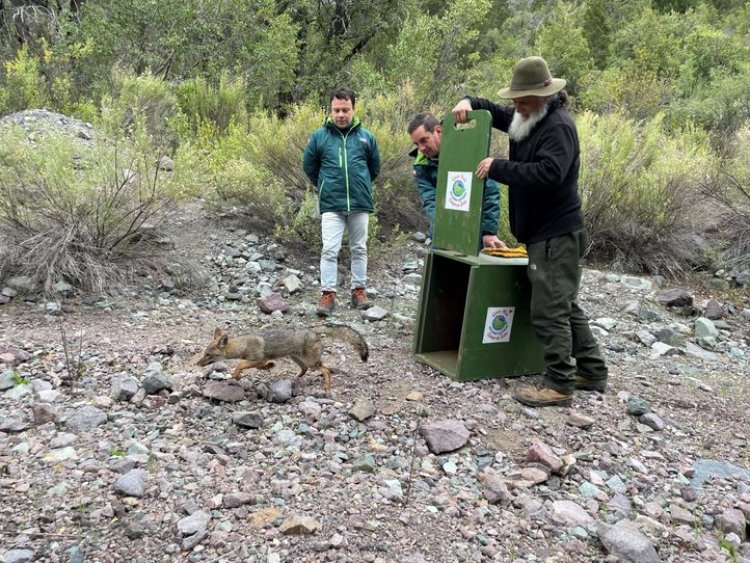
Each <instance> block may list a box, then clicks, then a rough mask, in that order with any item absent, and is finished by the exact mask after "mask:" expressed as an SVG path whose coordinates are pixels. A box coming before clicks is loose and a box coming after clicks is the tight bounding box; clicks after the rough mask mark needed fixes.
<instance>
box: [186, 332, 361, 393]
mask: <svg viewBox="0 0 750 563" xmlns="http://www.w3.org/2000/svg"><path fill="white" fill-rule="evenodd" d="M321 335H327V336H330V337H332V338H337V339H339V340H344V341H346V342H349V343H350V344H351V345H352V346H354V348H355V349H356V350H357V352H359V357H360V358H361V359H362V361H363V362H366V361H367V358H368V356H369V354H370V352H369V348H368V347H367V342H365V339H364V338H362V335H361V334H360V333H358V332H357V331H356V330H354V329H353V328H351V327H349V326H346V325H334V324H328V325H322V326H317V327H313V328H301V329H287V328H269V329H265V330H261V331H260V332H257V333H254V334H247V335H242V336H236V337H234V338H230V337H229V335H227V334H226V333H225V332H223V331H222V330H221V329H220V328H217V329H216V330H215V331H214V339H213V341H212V342H211V343H210V344H209V345H208V347H207V348H206V350H205V352H203V357H202V358H201V359H200V360H198V365H199V366H207V365H208V364H212V363H214V362H217V361H219V360H233V359H240V360H241V361H240V362H239V363H238V364H237V366H236V367H235V368H234V371H233V373H232V376H233V377H234V378H235V379H239V378H240V374H241V372H242V370H245V369H248V368H257V369H264V370H267V369H271V368H272V367H273V366H274V363H273V362H270V361H269V360H275V359H278V358H291V359H292V360H294V362H295V363H296V364H297V365H298V366H299V367H300V369H301V371H300V372H299V376H302V375H304V374H305V373H306V372H307V370H308V369H314V370H320V371H321V373H322V374H323V388H324V389H325V390H326V392H328V391H330V389H331V368H329V367H328V366H326V365H323V363H322V361H321V355H322V353H323V342H322V341H321Z"/></svg>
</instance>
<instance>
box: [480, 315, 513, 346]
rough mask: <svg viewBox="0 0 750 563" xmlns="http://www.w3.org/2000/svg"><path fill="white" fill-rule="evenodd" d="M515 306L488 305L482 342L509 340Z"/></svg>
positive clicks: (492, 342)
mask: <svg viewBox="0 0 750 563" xmlns="http://www.w3.org/2000/svg"><path fill="white" fill-rule="evenodd" d="M515 309H516V308H515V307H488V308H487V319H486V320H485V322H484V337H483V338H482V344H495V343H497V342H509V341H510V331H511V329H512V328H513V313H514V312H515Z"/></svg>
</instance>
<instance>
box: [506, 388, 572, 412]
mask: <svg viewBox="0 0 750 563" xmlns="http://www.w3.org/2000/svg"><path fill="white" fill-rule="evenodd" d="M515 398H516V400H517V401H518V402H519V403H523V404H524V405H528V406H530V407H569V406H570V405H571V404H572V403H573V393H570V394H567V393H560V392H558V391H555V390H554V389H550V388H549V387H534V386H533V385H525V386H523V387H519V388H518V389H516V394H515Z"/></svg>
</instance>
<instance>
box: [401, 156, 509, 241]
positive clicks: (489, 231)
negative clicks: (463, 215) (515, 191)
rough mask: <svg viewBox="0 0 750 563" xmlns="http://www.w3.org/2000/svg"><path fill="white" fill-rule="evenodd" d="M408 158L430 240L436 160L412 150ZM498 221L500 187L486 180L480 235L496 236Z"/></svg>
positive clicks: (436, 172) (433, 209)
mask: <svg viewBox="0 0 750 563" xmlns="http://www.w3.org/2000/svg"><path fill="white" fill-rule="evenodd" d="M409 156H410V157H412V158H413V159H414V164H413V172H412V173H413V174H414V182H415V183H416V184H417V190H418V191H419V199H420V200H421V201H422V210H423V211H424V213H425V215H426V216H427V221H428V222H429V225H430V230H429V233H428V235H429V236H430V238H432V227H433V223H434V222H435V196H436V194H437V181H438V158H437V157H436V158H428V157H427V156H425V155H424V154H423V153H422V152H421V151H419V150H417V149H416V148H414V149H413V150H412V151H411V152H410V153H409ZM499 221H500V186H498V185H497V182H495V181H494V180H490V179H487V180H486V181H485V183H484V196H483V197H482V234H483V235H497V231H498V226H499Z"/></svg>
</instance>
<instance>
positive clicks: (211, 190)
mask: <svg viewBox="0 0 750 563" xmlns="http://www.w3.org/2000/svg"><path fill="white" fill-rule="evenodd" d="M749 28H750V5H748V4H747V3H746V2H744V1H743V0H711V1H705V0H591V1H588V2H587V1H563V0H560V1H557V2H548V1H541V0H457V1H455V2H441V1H437V0H300V1H295V2H289V1H282V0H37V1H23V0H0V57H2V60H3V65H2V69H0V115H3V116H5V115H8V114H12V113H14V112H19V111H21V110H26V109H33V108H42V107H44V108H48V109H50V110H52V111H55V112H59V113H62V114H64V115H67V116H70V117H75V118H78V119H80V120H83V121H84V122H89V123H92V124H93V126H94V127H93V131H95V132H96V133H95V134H96V136H97V142H96V143H93V144H87V143H80V142H78V141H76V142H71V141H70V139H69V138H64V137H60V136H56V135H55V134H53V133H50V134H49V135H47V136H45V138H44V139H43V140H42V139H40V138H39V137H37V136H35V135H30V134H29V133H28V131H24V130H21V129H20V128H18V127H14V126H12V125H10V124H9V120H4V123H5V125H4V126H3V127H2V128H0V237H2V239H3V244H2V245H0V278H1V277H3V276H4V275H10V274H20V273H22V274H26V275H30V276H32V277H34V278H35V279H36V280H37V281H39V282H41V283H43V284H44V286H45V287H46V288H50V287H51V286H52V285H53V284H54V283H56V282H57V281H61V280H64V281H67V282H69V283H73V284H74V285H76V286H78V287H80V288H81V289H84V290H92V291H100V290H102V289H104V288H107V287H109V284H111V282H112V281H113V279H115V278H116V277H117V276H118V275H119V274H123V273H127V272H128V271H130V270H131V268H132V265H133V264H134V263H137V262H138V261H139V260H144V259H149V260H150V259H153V258H154V252H153V247H149V245H148V244H146V242H147V241H148V239H149V237H145V236H144V232H145V231H147V230H149V231H150V230H152V229H153V228H154V227H155V226H156V227H158V225H159V222H160V221H163V220H164V219H165V218H168V217H169V214H170V213H171V212H173V211H174V210H175V209H177V208H178V207H179V205H180V204H181V202H184V201H186V200H188V199H191V198H195V197H196V196H200V197H201V198H202V200H203V201H204V202H205V203H206V204H207V205H208V206H210V207H211V208H214V209H219V210H222V211H224V212H227V211H230V212H232V213H234V214H239V215H241V216H242V217H244V218H245V220H246V221H247V222H248V223H250V224H252V225H253V227H254V228H259V229H266V230H267V231H268V232H271V231H272V232H273V233H274V235H275V236H277V237H278V238H279V239H280V240H282V241H286V242H289V243H293V244H302V245H303V246H306V247H308V248H310V249H311V252H312V253H314V254H315V253H317V248H315V247H316V245H317V244H318V242H319V221H318V219H317V217H316V213H317V200H316V193H315V190H314V189H313V187H312V186H311V185H309V182H308V181H307V180H306V178H305V176H304V174H303V172H302V169H301V156H302V151H303V149H304V146H305V144H306V142H307V139H308V136H309V134H310V133H311V132H312V131H313V130H314V129H315V128H316V127H318V126H320V125H321V124H322V122H323V120H324V118H325V115H326V107H327V105H328V91H329V90H330V88H331V87H333V86H335V85H349V86H351V87H352V88H354V89H355V90H356V91H357V93H358V101H357V107H356V111H357V115H358V116H359V117H360V118H361V119H362V121H363V124H364V125H365V126H366V127H367V128H368V129H370V130H371V131H373V133H374V134H375V135H376V137H377V139H378V142H379V145H380V149H381V154H382V160H383V171H382V174H381V176H380V177H379V178H378V179H377V181H376V186H375V195H376V205H377V212H376V213H375V214H373V216H372V219H371V233H372V234H371V239H372V248H373V251H374V252H375V253H377V252H378V251H379V250H382V249H383V248H384V247H386V246H388V245H389V244H393V243H394V242H395V241H398V240H399V239H400V237H403V236H405V235H404V233H410V232H411V231H412V230H414V229H418V228H420V227H423V226H424V219H423V217H422V213H421V211H420V208H419V202H418V198H417V194H416V190H415V188H414V187H413V184H412V179H411V162H410V159H409V158H408V156H407V152H408V151H409V149H410V148H411V144H410V142H409V138H408V135H407V134H406V131H405V128H406V124H407V122H408V120H409V117H410V116H411V115H412V114H414V113H416V112H418V111H425V110H431V111H433V112H436V113H437V114H442V113H444V112H445V111H447V110H449V109H450V108H451V107H452V106H453V105H454V104H455V102H456V101H457V100H458V99H460V98H461V97H462V96H463V95H465V94H474V95H480V96H484V97H488V98H490V99H493V100H497V97H496V92H497V90H498V89H499V88H500V87H502V86H505V85H507V83H508V82H509V80H510V75H511V71H512V68H513V66H514V65H515V63H516V62H517V61H518V60H519V59H520V58H522V57H525V56H529V55H541V56H543V57H544V58H545V59H546V60H547V61H548V63H549V66H550V69H551V71H552V73H553V75H554V76H558V77H563V78H565V79H567V81H568V91H569V93H570V94H571V96H572V100H573V111H574V113H575V118H576V122H577V125H578V128H579V135H580V138H581V145H582V172H581V181H580V191H581V197H582V200H583V203H584V209H585V213H586V221H587V226H588V228H589V230H590V233H591V235H592V241H593V244H592V248H591V253H590V257H591V258H592V259H594V260H597V261H599V262H601V263H605V264H609V265H613V266H615V267H619V268H623V269H627V270H631V271H641V272H651V273H658V274H663V275H679V274H683V273H685V272H691V271H695V270H705V271H708V272H711V273H712V274H713V273H714V272H716V270H720V271H721V270H723V271H724V272H728V275H730V276H737V275H741V274H742V272H743V271H746V270H747V268H748V266H750V211H748V203H750V34H749V33H748V31H749ZM11 121H12V120H11ZM493 143H494V146H493V154H498V155H503V154H507V141H506V139H505V138H504V136H503V135H494V136H493ZM164 157H169V161H170V165H169V166H165V165H164V162H165V159H164ZM165 168H167V169H168V171H167V170H165ZM501 234H502V236H503V237H505V238H506V239H512V237H511V236H510V235H509V233H508V232H507V224H506V216H505V214H504V213H503V217H502V219H501ZM118 272H119V274H118Z"/></svg>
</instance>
